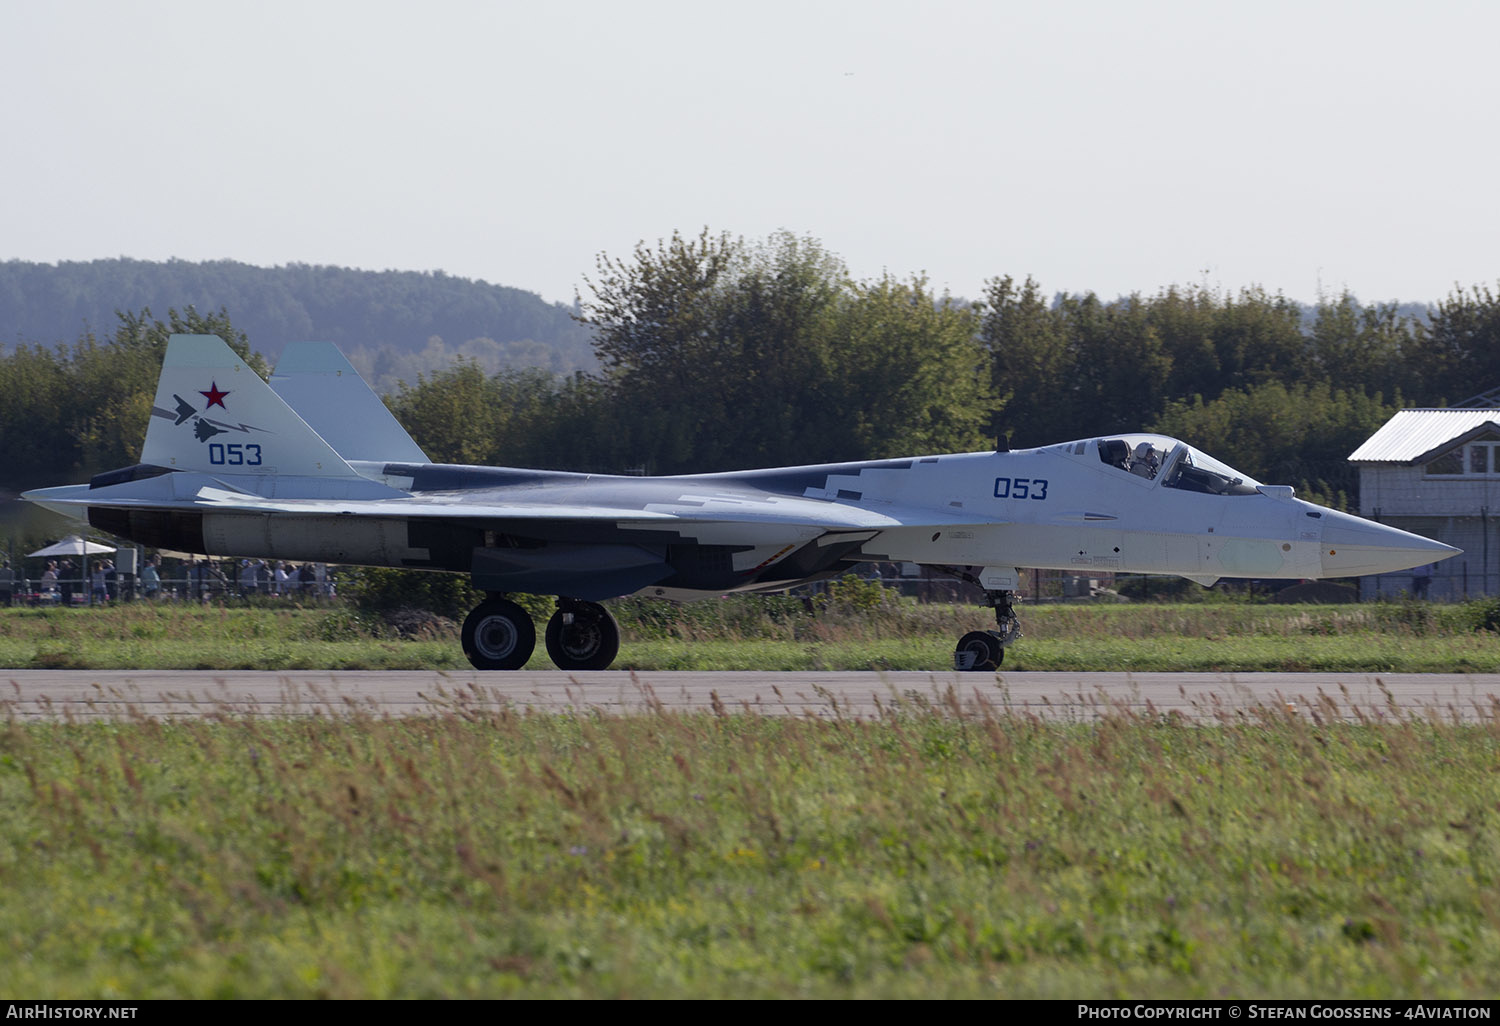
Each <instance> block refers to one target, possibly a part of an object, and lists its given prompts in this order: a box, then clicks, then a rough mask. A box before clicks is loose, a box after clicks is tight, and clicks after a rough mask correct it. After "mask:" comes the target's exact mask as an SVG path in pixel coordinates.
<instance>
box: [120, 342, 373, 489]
mask: <svg viewBox="0 0 1500 1026" xmlns="http://www.w3.org/2000/svg"><path fill="white" fill-rule="evenodd" d="M141 462H142V463H149V464H153V465H155V466H159V467H171V468H173V469H174V470H194V471H200V472H202V473H209V474H254V475H273V474H278V475H287V476H292V477H357V476H358V475H357V474H355V472H354V469H353V468H352V467H350V466H349V464H348V463H346V462H344V460H343V459H342V458H341V457H340V456H339V454H338V453H336V452H334V450H333V447H332V446H330V445H329V444H328V443H327V442H325V441H324V440H323V438H322V436H320V435H319V434H318V433H317V432H316V431H314V430H313V429H312V428H310V427H308V426H307V424H306V423H305V422H304V421H303V420H302V418H301V417H299V416H297V414H296V412H295V411H293V410H292V408H291V407H290V406H288V405H287V404H286V403H285V402H283V401H282V400H281V398H280V397H279V396H277V394H276V393H275V392H273V391H272V390H271V386H270V385H268V384H266V383H265V382H264V381H262V380H261V378H260V375H258V374H256V373H255V371H253V370H251V369H250V368H249V367H247V366H246V365H245V361H244V360H242V359H240V358H239V356H237V355H236V354H235V352H234V350H232V349H230V348H229V347H228V346H227V345H225V344H224V341H223V340H222V339H220V338H219V337H218V336H217V335H173V336H172V337H171V339H169V340H168V342H167V355H166V359H165V360H164V361H163V362H162V367H161V378H160V379H159V380H158V381H157V383H156V401H155V403H154V404H153V406H152V409H151V423H150V426H148V427H147V428H146V447H145V449H144V450H143V451H142V453H141Z"/></svg>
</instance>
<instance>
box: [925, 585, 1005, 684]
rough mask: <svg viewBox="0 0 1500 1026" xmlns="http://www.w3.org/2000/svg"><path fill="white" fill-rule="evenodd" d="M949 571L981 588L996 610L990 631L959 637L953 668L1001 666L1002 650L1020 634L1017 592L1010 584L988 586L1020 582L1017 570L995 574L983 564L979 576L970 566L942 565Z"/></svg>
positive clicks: (979, 670) (987, 669)
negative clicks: (1015, 571) (1002, 586)
mask: <svg viewBox="0 0 1500 1026" xmlns="http://www.w3.org/2000/svg"><path fill="white" fill-rule="evenodd" d="M944 569H945V570H947V572H948V573H950V574H952V575H953V576H955V577H957V578H959V579H960V580H963V581H967V582H968V583H970V584H973V585H976V586H977V587H980V588H983V589H984V604H985V605H986V606H989V607H990V608H992V609H994V611H995V626H996V628H998V629H996V630H993V631H970V632H969V633H967V634H965V635H964V636H963V637H962V638H959V639H958V647H957V648H955V649H954V650H953V668H954V669H955V670H961V671H972V672H977V673H984V672H990V673H993V672H994V671H995V670H998V669H999V668H1000V664H1001V663H1003V662H1004V661H1005V650H1006V649H1007V648H1008V647H1010V645H1011V644H1013V643H1014V642H1015V640H1016V639H1017V638H1019V637H1020V636H1021V619H1020V617H1018V616H1016V606H1015V602H1016V592H1015V590H1014V589H1013V588H995V587H987V585H993V584H995V583H1004V584H1019V583H1020V582H1019V573H1016V574H1010V575H1005V574H1001V575H997V574H996V573H995V572H994V571H992V570H990V569H988V568H986V569H984V570H983V571H981V573H980V575H979V576H977V577H976V576H975V575H974V574H973V573H971V572H970V571H969V570H965V569H959V568H957V567H945V568H944Z"/></svg>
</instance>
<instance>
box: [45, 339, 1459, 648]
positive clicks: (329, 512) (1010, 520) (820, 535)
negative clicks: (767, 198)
mask: <svg viewBox="0 0 1500 1026" xmlns="http://www.w3.org/2000/svg"><path fill="white" fill-rule="evenodd" d="M278 393H279V394H278ZM299 414H300V415H299ZM141 460H142V462H141V463H140V464H137V465H136V466H133V467H125V468H123V469H120V470H114V471H110V472H107V473H103V474H99V475H97V476H95V477H94V478H93V480H92V481H90V482H89V483H88V484H87V485H69V486H64V487H59V488H44V489H39V490H36V491H31V492H27V493H26V494H25V497H26V498H27V499H30V500H31V501H33V502H37V503H40V504H42V505H44V506H47V507H49V508H52V509H54V510H58V511H61V512H64V513H66V514H68V515H70V516H76V517H80V518H83V519H87V521H88V522H89V523H90V524H92V525H93V526H94V527H96V528H98V529H100V530H102V531H107V532H109V533H110V534H114V535H117V536H119V537H122V538H128V539H130V540H132V541H135V542H138V543H140V544H143V545H148V546H153V547H158V548H171V549H176V550H179V551H186V552H202V553H206V554H211V555H220V556H246V557H260V558H267V559H289V560H296V561H298V562H303V561H314V562H328V563H351V564H360V565H365V566H381V567H408V568H417V569H426V570H436V571H447V572H452V573H464V574H468V575H469V577H470V579H471V580H472V582H473V584H474V586H475V587H476V588H477V589H479V590H480V591H483V592H485V593H486V595H487V598H486V599H485V601H484V602H482V603H480V604H479V606H478V607H476V608H475V609H474V610H473V612H471V613H470V614H469V616H468V618H467V619H466V620H465V621H464V625H463V632H462V643H463V650H464V653H465V655H466V656H467V657H468V659H469V661H470V662H471V663H472V664H473V665H474V666H475V667H477V668H479V669H483V670H512V669H517V668H519V667H521V666H524V665H525V664H526V662H527V660H528V659H530V658H531V655H532V653H533V651H534V649H535V647H536V627H535V625H534V623H533V621H532V619H531V616H530V614H528V613H527V612H526V611H525V610H524V609H523V608H522V607H521V606H519V605H518V604H516V603H515V602H514V601H512V600H511V599H510V598H508V597H507V596H508V595H510V594H514V593H532V594H540V595H552V596H556V597H557V611H556V612H555V613H554V614H553V615H552V617H551V618H550V619H549V620H548V622H547V626H546V631H545V642H546V648H547V654H548V655H549V656H550V657H551V659H552V661H553V662H554V663H555V664H556V665H557V666H559V667H560V668H562V669H566V670H597V669H603V668H605V667H607V666H609V665H610V663H611V662H612V661H613V660H614V658H615V656H616V654H617V652H618V650H619V641H620V632H619V626H618V625H617V624H616V622H615V620H614V617H613V616H612V615H611V614H610V612H609V610H608V609H607V608H606V607H604V606H603V605H600V603H601V602H602V601H604V600H605V599H609V598H614V597H618V596H622V595H643V596H651V597H659V598H665V599H673V600H688V599H695V598H707V597H711V596H719V595H724V594H727V593H730V592H761V591H778V590H783V589H786V588H790V587H792V586H794V585H798V584H803V583H806V582H809V581H816V580H820V579H823V578H828V577H832V576H835V575H839V574H843V573H846V572H848V571H849V570H850V569H851V568H852V567H854V566H856V565H857V564H859V563H866V562H908V563H917V564H921V565H923V566H928V567H934V568H936V569H938V570H940V571H942V572H944V573H947V574H951V575H952V576H954V577H956V578H958V579H960V580H964V581H968V582H970V583H972V584H974V585H977V586H978V587H979V588H980V589H981V590H982V592H983V594H984V604H985V605H986V606H988V607H990V608H992V609H993V610H994V615H995V621H996V629H995V630H988V631H971V632H969V633H968V634H965V635H964V636H963V637H962V638H961V639H960V640H959V642H958V646H957V648H956V650H955V652H954V666H955V668H957V669H961V670H980V671H984V670H991V671H992V670H994V669H996V668H997V667H998V666H999V665H1000V664H1001V662H1002V660H1003V659H1004V655H1005V650H1006V648H1008V647H1009V646H1010V645H1011V644H1013V643H1014V642H1015V641H1016V639H1017V638H1018V637H1019V636H1020V622H1019V620H1018V619H1017V616H1016V611H1015V603H1016V592H1017V589H1018V588H1019V583H1020V572H1019V570H1017V569H1016V568H1017V567H1018V566H1029V567H1039V568H1049V569H1059V570H1071V571H1075V572H1079V573H1085V574H1090V573H1097V572H1101V571H1106V572H1127V573H1146V574H1177V575H1181V576H1183V577H1187V578H1190V579H1192V580H1194V581H1197V582H1199V583H1201V584H1205V585H1206V584H1212V583H1213V582H1214V581H1216V580H1218V579H1219V578H1221V577H1254V578H1324V577H1353V576H1358V575H1363V574H1379V573H1390V572H1393V571H1397V570H1404V569H1407V568H1410V567H1414V566H1419V565H1421V564H1424V563H1430V562H1433V561H1435V560H1439V559H1445V558H1447V557H1449V556H1452V555H1456V554H1457V553H1458V552H1459V551H1460V550H1458V549H1456V548H1453V547H1452V546H1450V545H1445V544H1442V543H1441V542H1436V541H1432V540H1430V539H1427V538H1423V537H1420V536H1418V535H1414V534H1409V533H1407V532H1405V531H1399V530H1396V529H1394V528H1391V527H1386V526H1383V525H1381V524H1376V523H1372V522H1370V521H1368V520H1362V519H1360V518H1359V517H1354V516H1350V515H1349V514H1346V513H1340V512H1338V511H1335V510H1332V509H1326V508H1324V507H1321V506H1316V505H1314V504H1312V503H1310V502H1305V501H1302V500H1300V499H1297V498H1295V497H1294V496H1293V494H1292V489H1291V488H1290V487H1288V486H1285V485H1265V484H1261V483H1260V482H1258V481H1255V480H1253V479H1251V478H1250V477H1248V476H1247V475H1245V474H1242V473H1240V472H1238V471H1236V470H1234V469H1233V468H1231V467H1228V466H1226V465H1225V464H1223V463H1220V462H1219V461H1218V460H1215V459H1213V458H1212V457H1210V456H1208V455H1207V454H1205V453H1203V452H1200V451H1199V450H1197V449H1195V448H1193V447H1192V446H1190V445H1187V444H1186V443H1184V442H1181V441H1178V440H1177V439H1174V438H1168V437H1165V436H1163V435H1154V434H1119V435H1110V436H1106V437H1100V438H1086V439H1081V440H1076V441H1070V442H1062V443H1059V444H1056V445H1048V446H1043V447H1041V448H1037V449H1025V450H1016V451H1010V450H1007V449H1002V450H997V451H995V452H970V453H957V454H950V455H935V456H913V457H911V458H909V459H882V460H870V461H865V462H855V463H836V464H824V465H819V466H804V467H779V468H773V469H765V470H746V471H736V472H732V473H716V474H691V475H683V476H674V477H626V476H613V475H602V474H578V473H565V472H560V471H547V470H526V469H516V468H510V467H478V466H455V465H447V464H435V463H432V462H430V461H429V460H428V459H427V457H426V456H425V455H424V454H423V453H422V450H421V449H420V448H418V446H417V445H416V443H415V442H413V441H412V439H411V438H410V437H409V436H408V435H407V433H406V432H405V431H404V430H402V428H401V426H400V425H399V424H398V423H397V422H396V420H395V418H394V417H392V416H391V414H390V413H389V411H387V410H386V409H385V407H384V405H383V404H382V403H381V402H380V400H379V399H378V398H377V397H376V396H375V395H374V393H373V392H371V391H370V389H369V388H368V386H366V385H365V383H364V382H363V381H362V380H360V379H359V376H358V375H357V374H356V373H355V372H354V370H353V368H352V367H350V366H349V364H348V362H347V361H346V360H345V359H344V358H343V356H342V355H340V354H339V353H338V352H337V350H336V349H334V348H333V347H332V346H326V345H317V346H303V347H298V348H296V349H293V350H290V351H289V352H288V353H287V354H286V355H285V356H284V357H283V359H282V360H281V361H280V363H279V364H278V366H277V370H276V373H275V375H273V377H272V380H271V383H270V384H267V383H266V382H265V381H263V380H262V379H261V378H260V377H259V376H258V375H257V374H256V373H255V371H254V370H252V369H250V368H249V367H247V366H246V365H245V363H244V361H243V360H241V359H240V358H239V357H238V356H237V355H236V354H235V353H234V351H233V350H231V349H230V348H229V347H228V346H227V345H225V344H224V342H223V341H222V340H220V339H219V338H218V337H217V336H213V335H174V336H172V338H171V340H170V341H169V343H168V346H167V352H166V357H165V360H164V362H163V365H162V372H161V378H160V380H159V382H158V384H157V392H156V397H155V401H154V404H153V408H152V410H151V419H150V423H149V426H148V428H147V432H146V441H145V447H144V449H143V451H142V454H141Z"/></svg>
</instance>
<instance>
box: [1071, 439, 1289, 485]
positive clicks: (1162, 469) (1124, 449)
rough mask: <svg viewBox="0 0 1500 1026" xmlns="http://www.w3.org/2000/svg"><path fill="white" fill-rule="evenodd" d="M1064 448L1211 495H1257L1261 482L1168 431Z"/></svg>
mask: <svg viewBox="0 0 1500 1026" xmlns="http://www.w3.org/2000/svg"><path fill="white" fill-rule="evenodd" d="M1062 448H1063V450H1064V451H1066V452H1070V453H1073V454H1074V455H1076V456H1086V455H1088V454H1089V453H1090V452H1092V453H1095V454H1097V455H1098V457H1099V461H1100V462H1101V463H1104V464H1106V465H1107V466H1110V467H1113V468H1115V469H1116V470H1119V471H1121V472H1122V473H1126V474H1134V475H1135V476H1136V477H1141V478H1145V479H1146V480H1148V481H1157V480H1160V482H1161V486H1162V487H1163V488H1177V489H1181V490H1182V491H1185V492H1203V493H1206V494H1208V495H1254V494H1256V490H1257V488H1258V487H1259V486H1260V482H1259V481H1257V480H1255V479H1254V478H1253V477H1250V476H1249V475H1248V474H1242V473H1240V472H1239V471H1238V470H1235V469H1234V468H1233V467H1231V466H1228V465H1227V464H1224V463H1220V462H1219V461H1218V460H1216V459H1214V458H1213V457H1212V456H1210V455H1208V454H1207V453H1205V452H1200V451H1199V450H1197V449H1194V448H1193V447H1192V446H1191V445H1188V444H1187V443H1186V442H1181V441H1178V440H1177V439H1175V438H1169V437H1167V436H1166V435H1146V434H1136V435H1110V436H1107V437H1104V438H1089V439H1084V440H1083V441H1080V442H1067V443H1065V444H1064V445H1063V446H1062Z"/></svg>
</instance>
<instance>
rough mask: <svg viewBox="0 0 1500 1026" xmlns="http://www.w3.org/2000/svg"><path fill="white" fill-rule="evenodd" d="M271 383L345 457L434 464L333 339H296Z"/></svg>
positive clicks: (277, 365) (290, 345)
mask: <svg viewBox="0 0 1500 1026" xmlns="http://www.w3.org/2000/svg"><path fill="white" fill-rule="evenodd" d="M271 387H272V388H273V389H275V391H276V394H277V395H279V396H281V398H282V399H284V400H285V401H286V403H287V405H288V406H290V407H291V408H292V409H294V410H296V411H297V414H298V416H300V417H301V418H302V419H303V420H305V421H306V422H307V424H308V426H309V427H311V428H312V429H313V430H314V431H316V432H317V433H318V434H320V435H322V436H323V440H324V441H326V442H327V443H328V444H329V445H331V446H333V448H334V450H335V451H336V452H337V453H338V454H339V455H340V456H342V457H344V459H346V460H371V461H374V462H384V463H431V462H432V461H431V460H429V459H428V458H427V454H426V453H424V452H423V451H422V450H421V448H420V447H418V445H417V443H416V442H414V441H412V439H411V435H408V434H407V433H406V429H405V428H403V427H402V426H401V424H400V423H399V422H398V421H397V420H396V418H395V417H394V416H393V415H392V414H391V411H390V410H389V409H387V408H386V405H385V403H383V402H381V401H380V397H379V396H378V395H376V394H375V392H374V391H373V390H372V389H371V388H370V386H369V385H367V384H365V381H364V379H363V378H361V377H360V376H359V372H358V371H356V370H355V369H354V368H353V367H352V366H351V365H350V363H349V361H348V360H347V359H346V358H345V357H344V354H343V353H341V352H339V350H338V347H337V346H335V345H334V344H333V343H332V342H293V343H291V344H289V345H288V346H287V347H286V349H285V350H283V351H282V354H281V359H280V360H278V361H276V370H275V372H274V373H273V374H272V375H271Z"/></svg>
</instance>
